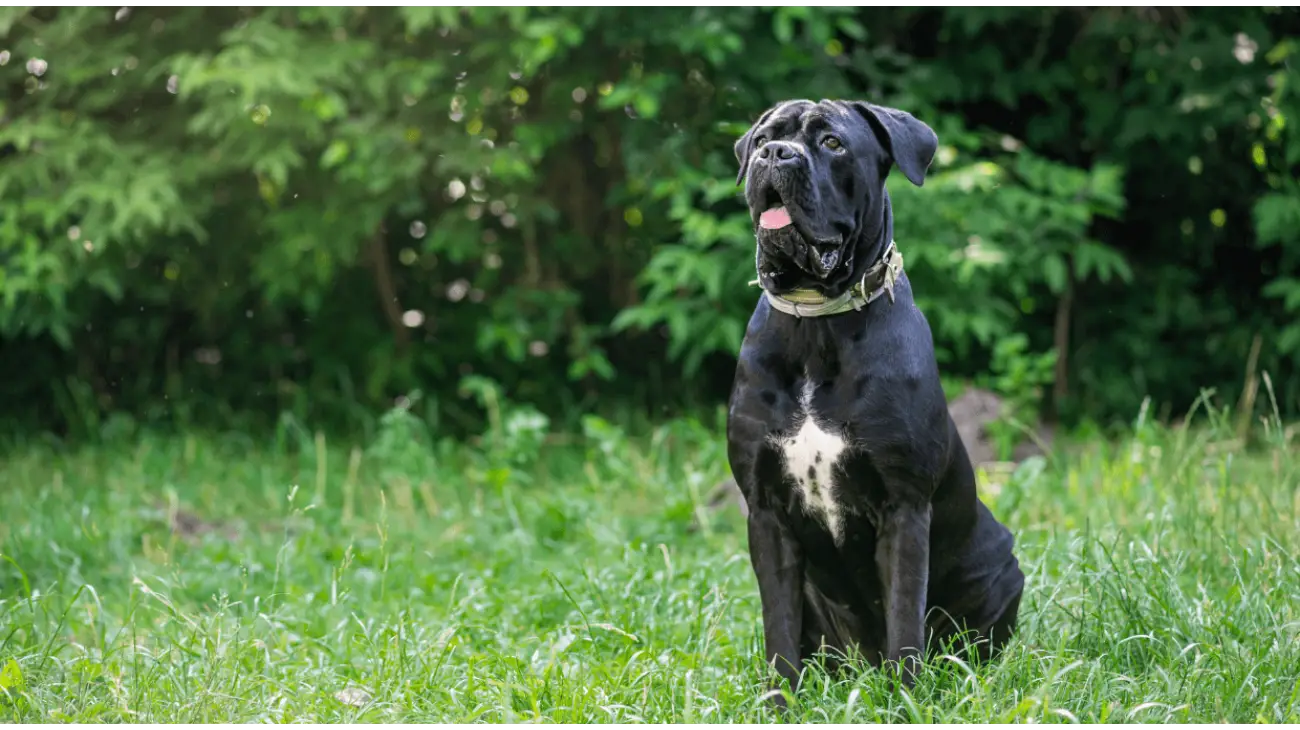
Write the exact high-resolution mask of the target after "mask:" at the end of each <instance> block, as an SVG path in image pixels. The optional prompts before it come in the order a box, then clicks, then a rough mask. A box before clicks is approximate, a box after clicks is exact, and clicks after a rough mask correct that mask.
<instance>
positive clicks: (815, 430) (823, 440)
mask: <svg viewBox="0 0 1300 730" xmlns="http://www.w3.org/2000/svg"><path fill="white" fill-rule="evenodd" d="M813 394H814V389H813V385H812V383H811V382H808V383H806V384H805V386H804V389H803V393H802V394H801V396H800V398H799V408H798V410H797V411H796V413H795V416H794V420H793V423H792V425H791V426H790V427H789V428H787V429H786V430H785V431H783V432H780V433H777V434H776V435H775V436H774V437H773V438H772V442H773V446H775V447H776V449H777V451H778V452H779V453H780V454H781V460H782V464H783V465H784V467H785V472H786V476H788V477H789V479H790V481H791V482H792V483H793V484H794V487H795V489H796V491H797V493H798V495H799V499H800V502H801V503H802V505H803V509H804V511H805V512H807V513H808V514H809V515H811V516H812V517H814V518H816V519H818V520H820V521H821V522H822V524H824V525H825V526H826V529H827V530H828V531H829V532H830V534H831V537H832V538H833V539H834V540H835V542H836V543H839V542H841V540H842V539H843V535H844V532H843V529H844V524H843V523H844V516H845V515H844V512H845V510H844V504H843V501H842V499H841V497H840V495H839V485H837V484H836V482H835V479H836V475H837V474H838V473H839V470H838V469H837V468H836V467H837V465H838V464H839V462H840V460H841V458H843V456H844V455H845V453H846V452H847V451H848V449H849V442H848V441H847V440H846V439H845V438H844V436H843V434H841V433H839V432H838V431H837V430H836V429H835V428H834V427H833V426H831V425H830V424H829V423H827V422H826V421H825V419H822V418H819V416H818V414H817V412H816V410H815V409H814V408H813Z"/></svg>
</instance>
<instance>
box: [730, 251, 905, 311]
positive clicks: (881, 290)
mask: <svg viewBox="0 0 1300 730" xmlns="http://www.w3.org/2000/svg"><path fill="white" fill-rule="evenodd" d="M902 273H903V254H902V253H901V252H900V251H899V250H898V246H897V245H895V243H894V242H893V241H890V242H889V247H888V248H886V249H885V255H884V256H882V257H881V258H880V261H878V262H876V264H875V265H874V266H872V267H871V268H870V269H867V273H865V274H863V275H862V279H861V281H859V282H858V283H856V284H854V285H853V286H851V287H849V290H848V291H846V292H844V293H843V294H841V295H839V296H838V297H835V298H834V299H831V298H828V297H827V296H826V295H824V294H821V293H820V292H817V291H814V290H812V289H791V290H790V291H788V292H786V293H785V294H773V293H772V292H770V291H767V290H766V289H764V290H763V295H764V296H766V297H767V301H768V302H769V303H770V304H771V305H772V306H773V307H774V308H776V309H777V310H778V311H781V312H785V313H786V314H789V315H793V316H795V317H799V318H803V317H828V316H830V315H832V314H843V313H844V312H847V311H850V310H853V311H857V310H859V309H862V308H863V307H865V306H867V305H868V304H870V303H872V302H874V301H876V300H877V299H879V298H880V297H881V296H882V295H885V294H888V295H889V303H890V304H893V303H894V284H895V282H897V281H898V277H899V276H901V275H902ZM750 284H751V285H757V284H758V280H757V279H755V280H754V281H751V282H750Z"/></svg>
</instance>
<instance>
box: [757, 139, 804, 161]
mask: <svg viewBox="0 0 1300 730" xmlns="http://www.w3.org/2000/svg"><path fill="white" fill-rule="evenodd" d="M758 156H759V158H761V159H764V160H767V161H768V162H770V163H773V164H777V165H782V164H786V163H789V162H792V161H794V160H797V159H799V148H798V147H796V146H795V145H793V144H791V143H789V142H768V143H767V144H765V145H763V147H762V148H761V149H760V150H759V151H758Z"/></svg>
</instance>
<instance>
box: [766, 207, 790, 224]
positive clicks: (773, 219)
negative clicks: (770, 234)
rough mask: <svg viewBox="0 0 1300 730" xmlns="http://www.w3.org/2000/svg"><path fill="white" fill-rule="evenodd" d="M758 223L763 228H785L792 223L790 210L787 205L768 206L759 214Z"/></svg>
mask: <svg viewBox="0 0 1300 730" xmlns="http://www.w3.org/2000/svg"><path fill="white" fill-rule="evenodd" d="M758 225H759V226H760V227H762V228H772V229H776V228H785V227H786V226H788V225H790V211H788V210H786V209H785V206H784V205H783V206H781V207H780V208H768V209H767V210H765V211H763V213H762V215H760V216H758Z"/></svg>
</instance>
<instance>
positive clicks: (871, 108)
mask: <svg viewBox="0 0 1300 730" xmlns="http://www.w3.org/2000/svg"><path fill="white" fill-rule="evenodd" d="M850 106H852V107H853V108H854V109H855V110H857V112H858V113H859V114H861V115H862V117H863V119H865V120H866V122H867V124H870V125H871V127H872V129H874V130H875V132H876V136H877V137H879V138H880V141H881V142H884V144H885V147H886V149H887V150H888V152H889V156H890V157H891V158H892V159H893V162H894V164H895V165H897V166H898V169H899V170H902V171H903V174H904V175H906V176H907V179H908V180H909V181H911V183H912V184H913V185H915V186H917V187H921V185H923V184H924V183H925V172H926V170H928V169H929V168H930V162H931V161H933V160H934V153H935V152H936V151H937V150H938V149H939V135H937V134H935V133H934V130H933V129H930V126H929V125H928V124H926V123H925V122H923V121H921V120H920V119H917V118H916V117H914V116H912V115H911V114H908V113H907V112H905V111H902V110H900V109H891V108H889V107H887V106H876V105H875V104H868V103H867V102H865V101H855V102H852V103H851V104H850Z"/></svg>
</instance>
